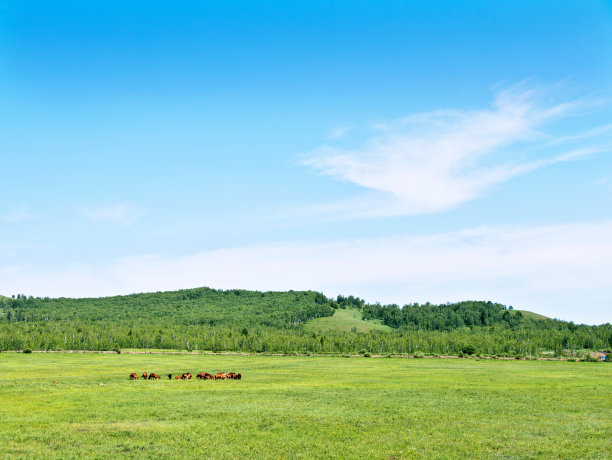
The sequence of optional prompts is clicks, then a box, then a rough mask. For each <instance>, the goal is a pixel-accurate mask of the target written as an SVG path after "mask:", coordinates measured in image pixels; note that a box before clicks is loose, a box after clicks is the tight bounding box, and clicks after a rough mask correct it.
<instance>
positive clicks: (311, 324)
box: [304, 308, 391, 332]
mask: <svg viewBox="0 0 612 460" xmlns="http://www.w3.org/2000/svg"><path fill="white" fill-rule="evenodd" d="M304 328H305V329H306V330H307V331H314V332H317V331H318V332H329V331H346V332H350V331H352V332H369V331H372V330H378V331H390V330H391V328H390V327H389V326H385V325H384V324H382V322H381V321H380V320H376V319H375V320H371V321H365V320H364V319H362V312H361V309H359V308H346V309H342V308H338V309H337V310H336V311H335V313H334V315H333V316H326V317H324V318H315V319H311V320H310V321H308V322H307V323H306V324H305V325H304Z"/></svg>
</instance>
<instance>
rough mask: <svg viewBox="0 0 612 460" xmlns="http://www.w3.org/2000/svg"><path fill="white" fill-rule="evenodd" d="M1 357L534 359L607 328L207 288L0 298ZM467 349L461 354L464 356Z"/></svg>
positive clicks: (501, 311)
mask: <svg viewBox="0 0 612 460" xmlns="http://www.w3.org/2000/svg"><path fill="white" fill-rule="evenodd" d="M0 312H1V314H0V351H2V350H22V349H28V348H29V349H32V350H119V349H122V348H123V349H127V348H155V349H185V350H189V351H191V350H212V351H244V352H274V353H295V352H310V353H347V352H350V353H354V352H357V351H358V350H368V351H370V352H372V353H413V352H415V351H423V352H427V353H437V354H452V353H459V352H460V351H462V350H468V351H469V350H472V352H475V353H477V354H505V355H508V354H510V355H513V354H520V355H526V354H535V353H539V352H540V351H542V350H544V349H546V350H554V351H555V353H562V352H563V350H565V349H593V348H597V349H609V348H611V347H612V326H610V325H602V326H586V325H576V324H573V323H567V322H564V321H558V320H550V319H549V320H546V321H543V320H541V319H540V318H541V315H537V314H534V313H530V312H521V311H513V310H509V309H508V308H506V307H505V306H504V305H502V304H498V303H492V302H489V301H464V302H457V303H452V304H451V303H446V304H442V305H432V304H429V303H427V304H424V305H419V304H410V305H404V306H403V307H399V306H398V305H380V304H367V303H365V302H364V301H363V300H362V299H359V298H358V297H353V296H348V297H344V296H338V297H337V298H336V299H329V298H327V297H326V296H325V295H323V294H321V293H318V292H313V291H288V292H258V291H246V290H240V289H234V290H216V289H210V288H205V287H203V288H197V289H184V290H180V291H170V292H155V293H144V294H132V295H125V296H114V297H100V298H82V299H71V298H57V299H50V298H35V297H26V296H25V295H18V296H16V298H7V297H1V298H0ZM468 351H464V353H468V354H469V352H468Z"/></svg>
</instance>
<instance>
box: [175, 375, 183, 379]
mask: <svg viewBox="0 0 612 460" xmlns="http://www.w3.org/2000/svg"><path fill="white" fill-rule="evenodd" d="M174 379H175V380H183V375H182V374H178V375H177V376H176V377H174Z"/></svg>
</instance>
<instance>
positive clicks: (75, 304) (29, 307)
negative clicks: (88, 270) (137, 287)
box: [0, 287, 334, 329]
mask: <svg viewBox="0 0 612 460" xmlns="http://www.w3.org/2000/svg"><path fill="white" fill-rule="evenodd" d="M0 304H3V305H4V313H5V314H4V317H5V319H6V320H7V321H9V322H20V321H24V322H38V321H44V322H47V321H51V322H56V321H60V322H61V321H74V322H89V323H94V322H105V323H108V324H133V325H141V324H158V323H161V324H174V325H201V326H209V327H214V326H227V327H235V328H242V327H246V326H250V327H252V326H268V327H273V328H281V329H282V328H287V327H294V326H296V325H299V324H301V323H304V322H306V321H308V320H309V319H313V318H319V317H322V316H331V315H333V314H334V309H333V308H332V306H331V302H330V300H329V299H327V298H326V297H325V296H324V295H323V294H320V293H317V292H313V291H299V292H297V291H289V292H258V291H246V290H239V289H234V290H228V291H223V290H216V289H210V288H206V287H203V288H196V289H184V290H180V291H169V292H155V293H146V294H131V295H124V296H114V297H99V298H82V299H72V298H63V297H62V298H53V299H52V298H39V297H27V296H25V295H17V296H16V297H15V298H12V299H8V298H6V297H5V298H4V300H3V299H2V298H0Z"/></svg>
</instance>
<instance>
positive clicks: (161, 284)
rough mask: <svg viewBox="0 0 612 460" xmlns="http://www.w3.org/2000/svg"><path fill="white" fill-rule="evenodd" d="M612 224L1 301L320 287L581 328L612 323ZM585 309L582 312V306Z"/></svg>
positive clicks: (99, 276)
mask: <svg viewBox="0 0 612 460" xmlns="http://www.w3.org/2000/svg"><path fill="white" fill-rule="evenodd" d="M611 234H612V221H610V220H607V221H599V222H587V223H572V224H565V225H547V226H537V227H528V226H523V227H512V226H502V227H487V226H484V227H476V228H467V229H463V230H459V231H454V232H447V233H438V234H433V235H397V236H392V237H383V238H364V239H350V240H348V239H347V240H337V241H331V242H327V243H306V242H299V241H295V242H285V243H275V244H268V245H258V246H247V247H236V248H222V249H218V250H212V251H206V252H199V253H194V254H191V255H186V256H182V257H171V256H170V257H168V256H163V255H154V254H152V255H145V256H135V257H126V258H122V259H120V260H117V261H115V262H112V263H107V264H102V263H99V264H96V265H95V266H78V267H73V268H71V269H65V270H63V271H62V270H58V269H57V267H54V268H53V269H52V270H51V269H49V270H48V271H43V272H37V271H36V270H35V269H33V268H31V267H30V268H24V269H21V270H17V271H16V270H15V269H14V267H10V268H11V269H10V270H8V269H7V270H4V271H3V270H2V267H0V273H2V274H3V276H2V277H0V293H7V294H10V293H12V292H24V293H27V294H32V295H43V296H44V295H50V296H65V295H70V296H95V295H112V294H118V293H131V292H142V291H157V290H168V289H179V288H187V287H195V286H211V287H215V288H222V289H228V288H245V289H256V290H276V289H279V290H288V289H316V290H322V291H324V292H325V293H327V294H328V295H336V294H338V293H344V294H354V295H359V296H360V297H364V298H366V299H368V300H369V301H377V300H378V301H381V302H385V303H387V302H394V303H399V304H402V303H406V302H415V301H416V302H425V301H431V302H446V301H453V300H462V299H490V300H496V301H500V302H504V303H507V304H511V305H514V306H515V308H524V309H532V310H535V311H538V312H541V313H544V314H547V315H549V316H556V317H561V318H565V319H572V320H575V321H582V322H592V323H603V322H606V321H612V316H611V314H612V308H610V307H611V305H610V298H612V285H611V284H610V275H611V273H612V240H611V239H610V235H611ZM578 307H579V308H578Z"/></svg>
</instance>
